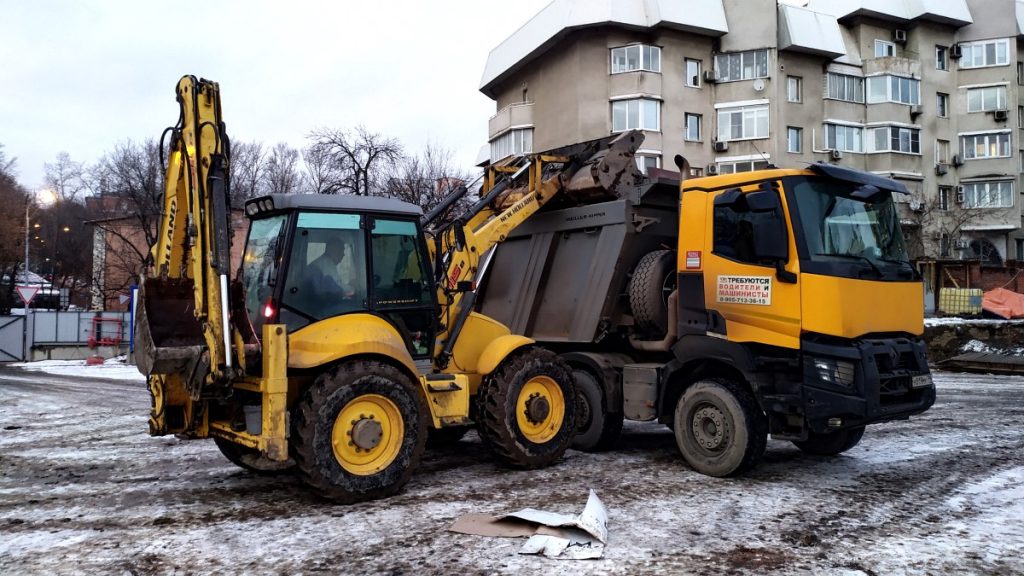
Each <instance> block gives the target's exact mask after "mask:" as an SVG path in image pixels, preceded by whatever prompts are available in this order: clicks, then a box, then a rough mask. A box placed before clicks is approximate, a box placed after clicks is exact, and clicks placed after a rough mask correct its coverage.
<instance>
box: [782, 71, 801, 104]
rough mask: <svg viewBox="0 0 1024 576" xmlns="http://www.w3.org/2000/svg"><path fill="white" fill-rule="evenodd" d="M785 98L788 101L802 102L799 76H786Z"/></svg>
mask: <svg viewBox="0 0 1024 576" xmlns="http://www.w3.org/2000/svg"><path fill="white" fill-rule="evenodd" d="M786 100H788V101H790V102H803V100H804V87H803V80H801V79H800V77H799V76H787V77H786Z"/></svg>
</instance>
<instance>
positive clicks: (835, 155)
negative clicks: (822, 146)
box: [828, 150, 843, 160]
mask: <svg viewBox="0 0 1024 576" xmlns="http://www.w3.org/2000/svg"><path fill="white" fill-rule="evenodd" d="M828 156H829V158H831V159H833V160H842V159H843V151H842V150H829V153H828Z"/></svg>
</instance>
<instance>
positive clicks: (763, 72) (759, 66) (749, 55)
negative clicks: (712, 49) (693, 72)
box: [715, 50, 768, 82]
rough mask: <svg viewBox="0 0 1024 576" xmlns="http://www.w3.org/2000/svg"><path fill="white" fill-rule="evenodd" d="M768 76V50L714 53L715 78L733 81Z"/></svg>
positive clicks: (720, 80) (721, 80)
mask: <svg viewBox="0 0 1024 576" xmlns="http://www.w3.org/2000/svg"><path fill="white" fill-rule="evenodd" d="M767 77H768V50H749V51H747V52H733V53H730V54H716V55H715V79H716V80H717V81H719V82H735V81H737V80H752V79H754V78H767Z"/></svg>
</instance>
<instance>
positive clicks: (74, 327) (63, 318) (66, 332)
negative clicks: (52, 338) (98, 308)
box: [57, 312, 80, 342]
mask: <svg viewBox="0 0 1024 576" xmlns="http://www.w3.org/2000/svg"><path fill="white" fill-rule="evenodd" d="M79 314H80V313H79V312H61V313H59V314H58V316H57V341H58V342H78V341H79V340H78V336H79V334H78V315H79Z"/></svg>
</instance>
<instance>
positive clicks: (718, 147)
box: [715, 140, 729, 152]
mask: <svg viewBox="0 0 1024 576" xmlns="http://www.w3.org/2000/svg"><path fill="white" fill-rule="evenodd" d="M728 151H729V143H728V142H725V141H722V140H717V141H715V152H728Z"/></svg>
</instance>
